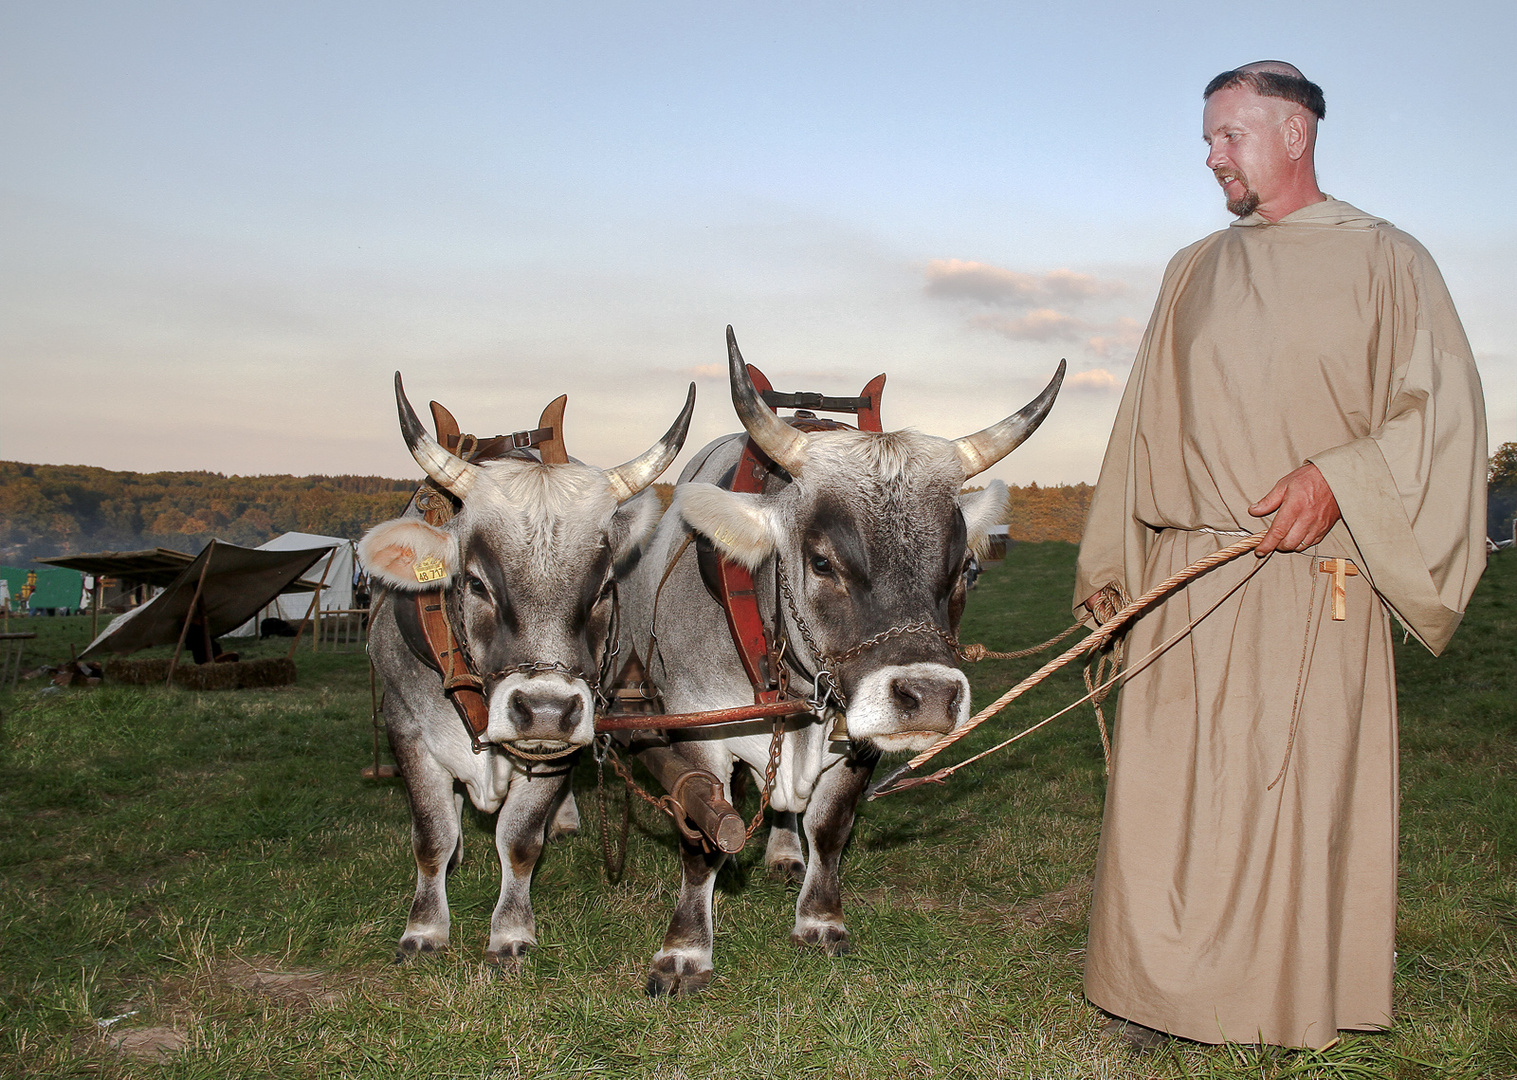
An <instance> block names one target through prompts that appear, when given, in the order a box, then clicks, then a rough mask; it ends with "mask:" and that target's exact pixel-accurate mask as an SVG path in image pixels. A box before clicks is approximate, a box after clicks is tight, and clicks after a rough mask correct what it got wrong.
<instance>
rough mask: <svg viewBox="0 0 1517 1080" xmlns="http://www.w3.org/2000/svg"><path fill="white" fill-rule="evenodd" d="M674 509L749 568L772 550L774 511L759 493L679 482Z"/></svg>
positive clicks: (729, 555)
mask: <svg viewBox="0 0 1517 1080" xmlns="http://www.w3.org/2000/svg"><path fill="white" fill-rule="evenodd" d="M674 509H675V510H677V511H678V512H679V515H680V516H681V517H682V518H684V519H685V522H686V523H687V524H688V525H689V526H690V527H691V528H692V529H694V530H695V531H696V532H698V533H700V534H701V535H702V536H704V537H706V538H708V539H709V540H710V541H711V542H712V543H713V544H715V545H716V546H717V547H718V548H719V549H721V553H722V554H723V555H725V556H726V557H727V558H729V559H731V560H732V561H733V562H735V563H741V564H742V565H743V566H746V567H747V568H748V569H749V570H757V569H758V565H759V563H761V562H763V561H764V559H766V558H767V557H768V556H769V555H770V553H771V552H773V551H774V547H775V540H776V533H777V530H776V528H775V521H774V512H773V510H771V509H770V508H769V507H768V506H767V505H766V504H765V502H764V498H763V496H762V495H749V494H745V493H743V492H737V491H725V490H723V489H722V488H719V487H717V486H716V485H715V484H681V485H680V486H679V487H677V488H676V489H675V502H674Z"/></svg>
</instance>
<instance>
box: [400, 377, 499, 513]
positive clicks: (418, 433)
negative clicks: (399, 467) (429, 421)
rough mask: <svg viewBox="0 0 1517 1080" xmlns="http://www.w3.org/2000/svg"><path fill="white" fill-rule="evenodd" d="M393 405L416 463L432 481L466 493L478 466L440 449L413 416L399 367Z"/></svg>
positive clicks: (475, 475) (477, 472)
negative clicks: (398, 414) (401, 381)
mask: <svg viewBox="0 0 1517 1080" xmlns="http://www.w3.org/2000/svg"><path fill="white" fill-rule="evenodd" d="M395 408H396V410H397V411H398V412H399V413H400V431H401V434H403V435H404V436H405V437H406V448H407V449H409V450H410V451H411V456H412V457H414V458H415V459H416V464H418V465H420V466H421V468H422V471H423V472H425V473H426V474H427V475H428V476H429V477H431V478H432V482H433V483H435V484H437V485H438V486H439V487H441V488H444V489H445V490H447V491H449V492H451V493H452V494H453V495H454V496H456V497H457V498H460V499H462V498H464V497H465V496H466V495H468V494H469V489H470V488H472V487H473V486H474V481H475V480H476V479H477V478H478V477H479V467H478V466H477V465H470V464H469V463H468V462H467V461H465V460H464V459H463V458H461V457H458V456H456V455H454V454H450V453H448V452H447V451H446V450H444V449H443V446H442V443H440V442H438V441H437V440H436V439H434V438H432V436H430V435H428V434H427V429H426V428H424V427H422V426H421V421H420V420H418V419H416V411H415V410H414V409H412V408H411V403H410V402H409V401H407V400H406V390H405V387H404V386H402V385H401V384H400V372H398V371H397V372H396V373H395Z"/></svg>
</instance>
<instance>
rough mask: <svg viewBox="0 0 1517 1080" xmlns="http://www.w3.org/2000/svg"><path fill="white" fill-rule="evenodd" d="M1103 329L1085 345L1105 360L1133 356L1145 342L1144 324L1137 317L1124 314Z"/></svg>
mask: <svg viewBox="0 0 1517 1080" xmlns="http://www.w3.org/2000/svg"><path fill="white" fill-rule="evenodd" d="M1101 329H1102V330H1104V333H1099V334H1097V335H1095V336H1094V337H1091V338H1089V339H1088V340H1087V341H1086V342H1085V345H1086V347H1087V348H1089V349H1090V351H1091V352H1093V353H1095V354H1096V355H1097V356H1099V357H1101V358H1102V359H1104V360H1113V359H1117V358H1127V357H1131V356H1132V355H1133V354H1134V353H1136V352H1137V351H1138V346H1139V345H1140V344H1142V342H1143V324H1142V323H1140V322H1138V320H1137V319H1129V318H1127V317H1126V316H1124V317H1122V318H1120V319H1118V320H1117V321H1116V322H1114V323H1112V324H1111V325H1110V326H1107V327H1102V328H1101Z"/></svg>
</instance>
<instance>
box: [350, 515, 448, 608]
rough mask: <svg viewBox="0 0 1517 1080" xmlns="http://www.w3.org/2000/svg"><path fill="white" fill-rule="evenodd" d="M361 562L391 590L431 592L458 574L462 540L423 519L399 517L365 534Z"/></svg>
mask: <svg viewBox="0 0 1517 1080" xmlns="http://www.w3.org/2000/svg"><path fill="white" fill-rule="evenodd" d="M358 561H359V562H360V563H362V564H363V568H364V569H365V570H367V571H368V572H369V575H370V576H371V577H373V578H376V579H377V580H379V581H380V582H382V583H383V584H384V585H385V586H386V587H388V588H391V589H398V590H400V591H401V592H427V591H429V590H432V589H441V588H443V587H445V586H446V585H447V584H448V582H449V581H451V580H452V579H453V575H454V574H456V573H458V540H457V539H455V538H454V536H453V534H452V533H450V532H445V531H444V530H442V529H439V528H437V527H436V526H433V525H428V524H427V523H426V522H425V521H422V520H421V519H420V518H396V519H394V520H393V521H384V522H381V523H380V524H378V525H376V526H374V527H373V528H372V529H370V530H369V531H368V532H366V533H364V537H363V539H362V540H360V541H359V542H358Z"/></svg>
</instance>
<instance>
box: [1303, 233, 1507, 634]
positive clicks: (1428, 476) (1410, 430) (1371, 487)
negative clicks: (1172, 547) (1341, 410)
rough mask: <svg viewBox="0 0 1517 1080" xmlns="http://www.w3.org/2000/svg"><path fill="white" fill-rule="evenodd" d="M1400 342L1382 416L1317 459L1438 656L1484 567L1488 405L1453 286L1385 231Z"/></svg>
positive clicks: (1344, 529)
mask: <svg viewBox="0 0 1517 1080" xmlns="http://www.w3.org/2000/svg"><path fill="white" fill-rule="evenodd" d="M1384 231H1385V233H1386V234H1387V247H1388V249H1389V251H1388V254H1389V257H1390V258H1391V260H1392V262H1393V271H1392V273H1393V278H1392V283H1393V288H1392V290H1391V296H1390V299H1389V303H1390V304H1391V310H1390V311H1388V312H1386V313H1385V314H1386V315H1387V317H1388V320H1389V322H1390V324H1391V325H1392V326H1393V327H1394V332H1395V333H1396V334H1397V335H1398V338H1399V339H1400V340H1398V341H1397V343H1396V348H1395V350H1394V370H1393V372H1392V377H1391V383H1390V389H1391V397H1390V402H1389V404H1388V407H1387V410H1386V414H1385V418H1384V421H1383V422H1382V423H1381V424H1379V425H1378V426H1377V427H1376V428H1375V429H1374V430H1373V431H1371V432H1370V433H1369V434H1368V435H1366V436H1365V437H1363V438H1359V439H1355V440H1353V441H1351V442H1348V443H1344V444H1342V445H1340V446H1334V447H1332V448H1330V449H1328V450H1324V451H1321V452H1319V453H1316V454H1313V455H1312V456H1311V457H1310V459H1309V460H1310V461H1311V462H1312V463H1313V464H1314V465H1316V466H1317V468H1318V469H1320V470H1321V472H1322V475H1323V477H1324V478H1325V479H1326V480H1327V482H1328V485H1329V486H1330V487H1331V488H1332V489H1333V495H1334V497H1335V498H1336V499H1337V500H1338V508H1339V511H1340V512H1341V513H1342V515H1343V521H1342V522H1341V523H1340V524H1339V525H1337V526H1334V529H1335V531H1336V532H1338V533H1339V534H1340V536H1342V535H1343V534H1345V533H1346V534H1347V535H1346V536H1345V537H1344V539H1345V540H1346V542H1348V543H1350V544H1351V545H1352V547H1353V549H1355V550H1357V552H1358V557H1357V558H1356V560H1355V561H1356V562H1357V563H1358V564H1359V567H1360V569H1361V570H1362V571H1363V572H1364V573H1365V574H1366V575H1367V576H1368V578H1369V580H1370V583H1371V584H1372V585H1373V586H1374V587H1375V591H1376V592H1377V593H1379V595H1380V597H1381V598H1382V599H1383V600H1384V601H1385V602H1386V604H1388V605H1389V606H1390V608H1391V609H1392V610H1393V611H1394V612H1395V613H1396V616H1397V617H1398V618H1399V619H1400V621H1401V623H1402V625H1403V626H1405V627H1406V628H1407V629H1408V630H1409V631H1411V633H1412V634H1414V635H1415V636H1416V637H1417V640H1419V641H1420V642H1422V644H1423V645H1425V646H1427V648H1428V649H1429V650H1430V651H1432V652H1433V653H1434V654H1435V655H1436V654H1438V653H1440V652H1442V651H1443V648H1444V646H1445V645H1447V644H1448V641H1449V638H1450V637H1452V636H1453V633H1454V630H1455V629H1456V628H1457V627H1458V625H1459V620H1460V619H1461V618H1462V616H1463V613H1464V609H1465V605H1466V604H1467V603H1468V602H1469V598H1470V594H1471V593H1472V592H1473V591H1474V588H1475V583H1476V582H1477V581H1478V580H1479V579H1480V575H1481V573H1482V572H1483V571H1484V569H1485V511H1486V506H1485V501H1486V500H1485V477H1486V430H1485V406H1484V399H1483V398H1482V396H1481V389H1480V376H1479V374H1478V373H1477V372H1476V370H1475V360H1474V355H1473V354H1472V352H1471V350H1470V346H1469V341H1468V340H1467V339H1466V337H1465V334H1464V328H1463V326H1462V325H1461V324H1460V322H1459V316H1458V314H1457V313H1456V312H1455V310H1454V304H1453V301H1452V300H1451V299H1450V297H1449V294H1448V288H1447V286H1446V285H1445V284H1444V282H1443V277H1442V275H1441V274H1440V273H1439V272H1438V268H1437V266H1436V265H1435V264H1434V262H1433V260H1432V258H1431V257H1430V256H1429V255H1428V254H1427V252H1426V251H1424V250H1423V249H1422V247H1421V245H1420V244H1418V243H1417V242H1416V241H1415V240H1413V239H1412V238H1411V237H1409V236H1407V235H1406V234H1405V233H1402V232H1400V231H1399V230H1393V229H1386V230H1384Z"/></svg>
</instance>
